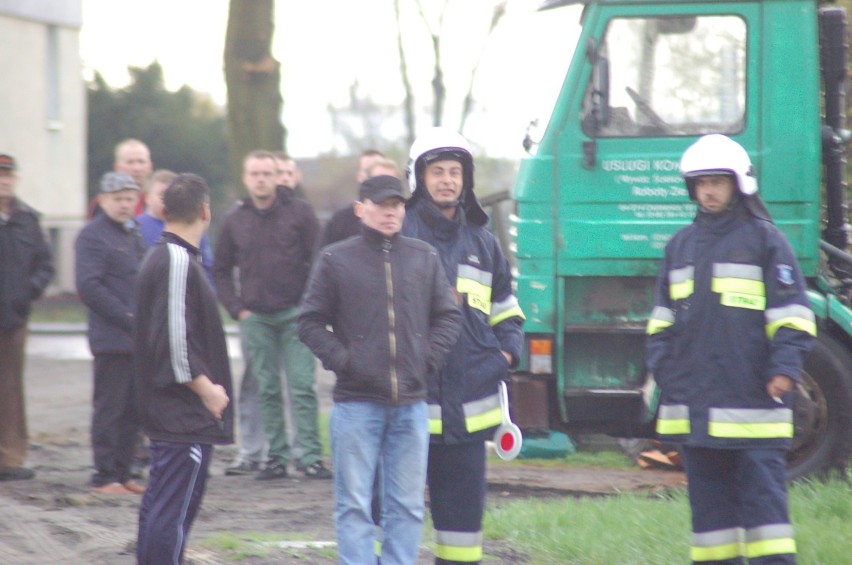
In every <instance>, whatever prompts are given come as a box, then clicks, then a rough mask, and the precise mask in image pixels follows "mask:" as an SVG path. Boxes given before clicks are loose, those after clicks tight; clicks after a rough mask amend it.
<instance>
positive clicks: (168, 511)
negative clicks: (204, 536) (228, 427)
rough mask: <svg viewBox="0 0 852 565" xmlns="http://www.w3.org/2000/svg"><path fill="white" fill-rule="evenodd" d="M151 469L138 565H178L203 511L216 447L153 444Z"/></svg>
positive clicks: (141, 518)
mask: <svg viewBox="0 0 852 565" xmlns="http://www.w3.org/2000/svg"><path fill="white" fill-rule="evenodd" d="M149 449H150V453H151V469H150V471H149V474H148V485H147V487H146V488H145V494H144V495H143V496H142V502H141V504H140V506H139V532H138V537H137V540H136V559H137V564H138V565H167V564H172V565H177V564H179V563H182V562H183V552H184V549H185V548H186V541H187V539H188V537H189V530H190V528H191V527H192V522H193V521H194V520H195V517H196V515H197V514H198V510H199V508H201V499H202V498H203V497H204V488H205V486H206V485H207V474H208V471H209V468H210V461H211V460H212V459H213V446H212V445H209V444H199V443H173V442H169V441H157V440H151V442H150V448H149Z"/></svg>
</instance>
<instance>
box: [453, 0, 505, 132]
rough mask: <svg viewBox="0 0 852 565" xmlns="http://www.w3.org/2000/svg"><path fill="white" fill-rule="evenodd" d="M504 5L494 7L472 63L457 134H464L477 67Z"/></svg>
mask: <svg viewBox="0 0 852 565" xmlns="http://www.w3.org/2000/svg"><path fill="white" fill-rule="evenodd" d="M506 3H507V0H503V1H502V2H499V3H497V4H496V5H495V6H494V12H493V13H492V14H491V25H490V26H489V27H488V34H486V36H485V41H483V42H482V45H481V47H480V49H479V55H478V56H477V57H476V63H474V65H473V70H471V72H470V82H468V84H467V93H466V94H465V96H464V101H463V102H462V111H461V119H460V120H459V133H462V134H463V133H464V126H465V124H466V123H467V118H468V117H469V116H470V113H471V112H472V111H473V87H474V85H475V84H476V75H477V73H478V72H479V66H480V65H481V64H482V57H483V55H484V54H485V49H486V48H487V46H488V40H489V39H491V34H493V33H494V29H495V28H496V27H497V24H499V23H500V20H501V19H502V18H503V16H504V15H505V14H506Z"/></svg>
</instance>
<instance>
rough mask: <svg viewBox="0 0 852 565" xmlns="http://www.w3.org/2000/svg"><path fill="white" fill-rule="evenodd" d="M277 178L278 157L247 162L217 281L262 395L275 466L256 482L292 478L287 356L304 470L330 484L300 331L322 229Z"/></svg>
mask: <svg viewBox="0 0 852 565" xmlns="http://www.w3.org/2000/svg"><path fill="white" fill-rule="evenodd" d="M277 171H278V169H277V164H276V160H275V156H274V155H273V154H272V153H270V152H268V151H254V152H252V153H250V154H249V155H248V156H246V158H245V159H244V160H243V184H245V186H246V189H247V190H248V193H249V195H248V197H247V198H245V199H244V200H242V201H240V202H238V203H237V205H236V206H235V207H234V208H232V209H231V210H230V211H229V212H228V214H227V215H226V216H225V218H224V220H223V221H222V228H221V231H220V232H219V239H218V241H217V242H216V255H215V259H214V261H213V277H214V280H215V281H216V292H217V293H218V295H219V300H220V301H221V302H222V304H223V305H224V306H225V308H226V309H227V310H228V312H229V313H230V314H231V316H232V317H233V318H234V319H235V320H238V321H239V322H240V331H241V332H242V334H243V339H244V340H245V342H246V350H247V351H248V357H249V359H248V360H249V363H250V364H251V374H252V375H253V376H254V378H255V379H257V384H258V385H259V388H260V411H261V416H262V418H263V426H264V430H265V432H266V439H267V441H268V443H269V448H268V449H269V460H268V461H267V464H266V468H264V469H263V470H262V471H260V473H258V474H257V475H256V477H255V478H256V479H259V480H268V479H281V478H285V477H287V464H288V462H289V460H290V444H289V441H288V437H287V429H286V425H285V419H284V399H283V396H282V392H281V372H280V359H281V355H282V352H283V356H284V365H285V369H286V373H287V387H288V391H289V393H290V395H289V396H290V401H291V403H292V405H293V412H294V414H293V415H294V420H295V427H296V433H297V435H298V440H299V445H300V446H301V448H302V453H301V458H300V460H299V461H298V462H297V468H300V469H301V470H302V471H303V472H304V474H305V476H306V477H308V478H317V479H329V478H331V472H330V471H329V470H328V469H327V468H326V467H325V465H324V464H323V462H322V446H321V445H320V439H319V429H318V424H319V422H318V416H319V411H318V405H317V397H316V390H315V387H314V374H315V371H316V360H315V359H314V356H313V355H312V354H311V352H310V350H309V349H308V348H307V347H305V345H304V344H303V343H302V342H300V341H299V337H298V334H297V329H296V324H297V317H298V314H299V310H298V307H299V302H300V300H301V298H302V293H303V292H304V289H305V283H306V282H307V280H308V275H309V274H310V268H311V260H312V259H313V253H314V246H315V244H316V239H317V234H318V233H319V222H318V221H317V219H316V216H315V215H314V211H313V209H312V208H311V206H310V204H308V203H307V202H306V201H304V200H302V199H300V198H296V197H295V195H294V193H293V190H292V189H291V188H288V187H286V186H283V185H279V186H276V184H275V178H276V175H277ZM237 272H239V284H238V283H237V280H236V274H237ZM238 288H239V290H237V289H238ZM240 406H242V403H240Z"/></svg>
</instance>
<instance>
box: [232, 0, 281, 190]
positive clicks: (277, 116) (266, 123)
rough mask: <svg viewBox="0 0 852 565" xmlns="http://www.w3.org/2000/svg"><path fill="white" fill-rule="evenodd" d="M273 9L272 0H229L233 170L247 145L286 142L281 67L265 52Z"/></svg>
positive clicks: (270, 147)
mask: <svg viewBox="0 0 852 565" xmlns="http://www.w3.org/2000/svg"><path fill="white" fill-rule="evenodd" d="M274 11H275V2H274V0H230V8H229V13H228V30H227V33H226V35H225V54H224V59H225V83H226V85H227V88H228V126H229V128H230V141H231V164H232V166H233V170H234V171H235V173H236V174H239V173H240V171H242V159H243V157H244V156H245V155H246V154H247V153H249V152H250V151H252V150H255V149H268V150H270V151H280V150H283V149H284V148H285V147H286V135H287V132H286V130H285V129H284V126H283V125H282V123H281V106H282V99H281V91H280V83H281V68H280V65H279V63H278V61H276V60H275V59H274V58H273V57H272V53H271V47H272V33H273V31H274V25H273V16H274Z"/></svg>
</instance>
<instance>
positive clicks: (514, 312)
mask: <svg viewBox="0 0 852 565" xmlns="http://www.w3.org/2000/svg"><path fill="white" fill-rule="evenodd" d="M516 316H517V317H518V318H520V319H522V320H526V319H527V317H526V316H524V311H523V310H521V307H520V306H513V307H512V308H509V309H507V310H503V311H502V312H500V313H499V314H496V315H494V316H491V317H490V318H489V319H488V325H489V326H496V325H497V324H499V323H500V322H502V321H503V320H508V319H509V318H514V317H516Z"/></svg>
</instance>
